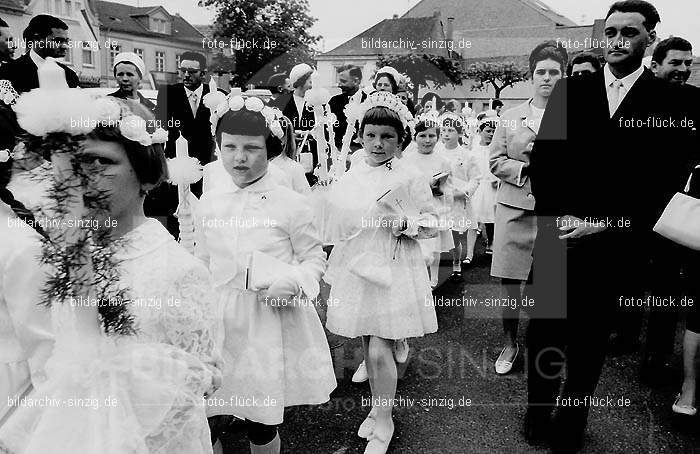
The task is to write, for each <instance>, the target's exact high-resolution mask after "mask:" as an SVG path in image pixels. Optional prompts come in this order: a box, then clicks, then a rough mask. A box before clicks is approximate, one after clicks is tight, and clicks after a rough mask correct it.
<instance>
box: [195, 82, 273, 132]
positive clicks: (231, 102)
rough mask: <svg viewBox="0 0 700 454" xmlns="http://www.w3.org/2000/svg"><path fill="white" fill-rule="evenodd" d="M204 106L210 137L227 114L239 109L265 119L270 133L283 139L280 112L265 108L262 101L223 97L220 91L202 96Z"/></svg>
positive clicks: (252, 97) (253, 97) (268, 107)
mask: <svg viewBox="0 0 700 454" xmlns="http://www.w3.org/2000/svg"><path fill="white" fill-rule="evenodd" d="M202 102H203V103H204V105H205V106H206V107H207V108H209V110H210V111H211V116H210V117H209V121H210V122H211V132H212V135H215V134H216V127H217V126H218V124H219V120H221V118H222V117H223V116H224V115H225V114H226V113H227V112H228V111H233V112H237V111H239V110H241V109H246V110H248V111H250V112H256V113H259V114H260V115H262V116H263V117H264V118H265V124H267V127H268V128H269V129H270V132H271V133H272V134H273V135H274V136H275V137H277V138H278V139H281V138H282V137H284V129H282V123H280V118H282V116H283V115H282V112H281V111H280V110H279V109H276V108H274V107H270V106H266V105H265V102H263V100H262V99H260V98H257V97H255V96H250V97H243V96H241V95H234V96H230V95H228V96H227V95H225V94H223V93H221V92H220V91H216V92H210V93H207V94H206V95H204V98H203V99H202Z"/></svg>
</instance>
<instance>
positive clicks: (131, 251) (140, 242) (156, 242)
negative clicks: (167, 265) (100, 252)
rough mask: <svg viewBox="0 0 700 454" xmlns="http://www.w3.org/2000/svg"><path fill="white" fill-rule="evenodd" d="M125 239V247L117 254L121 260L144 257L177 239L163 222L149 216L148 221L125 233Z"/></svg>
mask: <svg viewBox="0 0 700 454" xmlns="http://www.w3.org/2000/svg"><path fill="white" fill-rule="evenodd" d="M124 241H125V245H124V248H123V249H122V250H120V251H119V252H118V253H117V254H116V255H117V257H118V259H119V260H132V259H135V258H137V257H142V256H144V255H146V254H149V253H151V252H153V251H155V250H157V249H158V248H160V247H162V246H163V245H165V244H167V243H168V242H170V241H175V240H174V238H173V237H172V236H171V235H170V233H168V231H167V230H166V229H165V227H163V224H161V223H160V222H158V221H156V220H155V219H152V218H148V219H147V220H146V222H144V223H143V224H141V225H139V226H138V227H136V228H135V229H133V230H132V231H130V232H129V233H127V234H126V235H124Z"/></svg>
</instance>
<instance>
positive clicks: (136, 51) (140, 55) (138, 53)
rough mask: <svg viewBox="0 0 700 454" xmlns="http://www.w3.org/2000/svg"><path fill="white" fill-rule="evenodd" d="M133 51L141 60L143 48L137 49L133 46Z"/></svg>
mask: <svg viewBox="0 0 700 454" xmlns="http://www.w3.org/2000/svg"><path fill="white" fill-rule="evenodd" d="M134 53H135V54H136V55H138V56H139V57H141V60H143V49H137V48H136V47H134Z"/></svg>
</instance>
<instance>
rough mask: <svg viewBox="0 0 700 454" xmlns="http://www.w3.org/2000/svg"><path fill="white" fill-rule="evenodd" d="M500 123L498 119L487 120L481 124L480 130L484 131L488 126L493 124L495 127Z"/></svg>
mask: <svg viewBox="0 0 700 454" xmlns="http://www.w3.org/2000/svg"><path fill="white" fill-rule="evenodd" d="M496 123H498V122H497V121H496V120H487V121H485V122H483V123H481V124H480V125H479V132H481V131H483V130H484V129H485V128H486V127H487V126H493V127H494V128H496V127H497V124H496Z"/></svg>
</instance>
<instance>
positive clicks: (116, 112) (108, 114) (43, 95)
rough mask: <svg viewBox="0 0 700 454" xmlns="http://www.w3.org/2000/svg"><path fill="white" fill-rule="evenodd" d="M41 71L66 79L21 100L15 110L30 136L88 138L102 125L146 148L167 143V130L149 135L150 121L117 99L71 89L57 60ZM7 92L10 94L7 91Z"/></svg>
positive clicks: (51, 60) (52, 82)
mask: <svg viewBox="0 0 700 454" xmlns="http://www.w3.org/2000/svg"><path fill="white" fill-rule="evenodd" d="M52 66H55V67H56V68H52ZM40 71H44V73H49V74H56V76H55V77H60V78H64V79H63V80H62V81H61V80H53V79H52V80H50V81H49V84H50V85H51V87H50V88H49V87H40V88H37V89H34V90H32V91H30V92H28V93H23V94H21V95H20V96H19V98H17V100H16V103H15V104H14V106H13V107H12V108H13V110H14V111H15V113H16V114H17V122H18V123H19V125H20V126H21V127H22V129H24V130H25V131H27V132H28V133H29V134H31V135H33V136H36V137H46V136H47V135H48V134H51V133H66V134H70V135H84V134H88V133H90V132H91V131H93V130H94V129H95V128H96V127H98V126H117V127H118V128H119V131H120V132H121V133H122V135H123V136H124V137H125V138H127V139H129V140H133V141H135V142H138V143H140V144H141V145H144V146H148V145H152V144H154V143H165V142H166V141H167V139H168V133H167V132H166V131H165V130H164V129H162V128H158V129H157V130H156V131H155V132H154V133H153V134H149V133H148V130H147V129H146V120H144V119H143V118H141V117H139V116H137V115H134V114H133V113H132V112H131V111H130V110H129V108H128V107H127V106H126V105H123V104H120V103H119V102H118V101H117V100H116V98H112V97H109V96H95V95H92V94H90V93H89V92H87V91H85V90H81V89H79V88H67V87H68V85H67V84H65V73H64V71H63V70H62V69H61V68H60V67H58V65H57V64H56V62H55V61H53V59H50V58H47V60H46V63H44V64H43V65H42V67H41V68H40ZM40 80H41V78H40ZM61 82H63V83H61ZM3 86H4V84H3ZM64 87H66V88H64ZM10 88H12V87H11V85H10ZM5 92H6V93H7V92H8V90H7V88H6V89H5ZM10 94H11V91H10ZM8 96H9V95H8Z"/></svg>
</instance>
